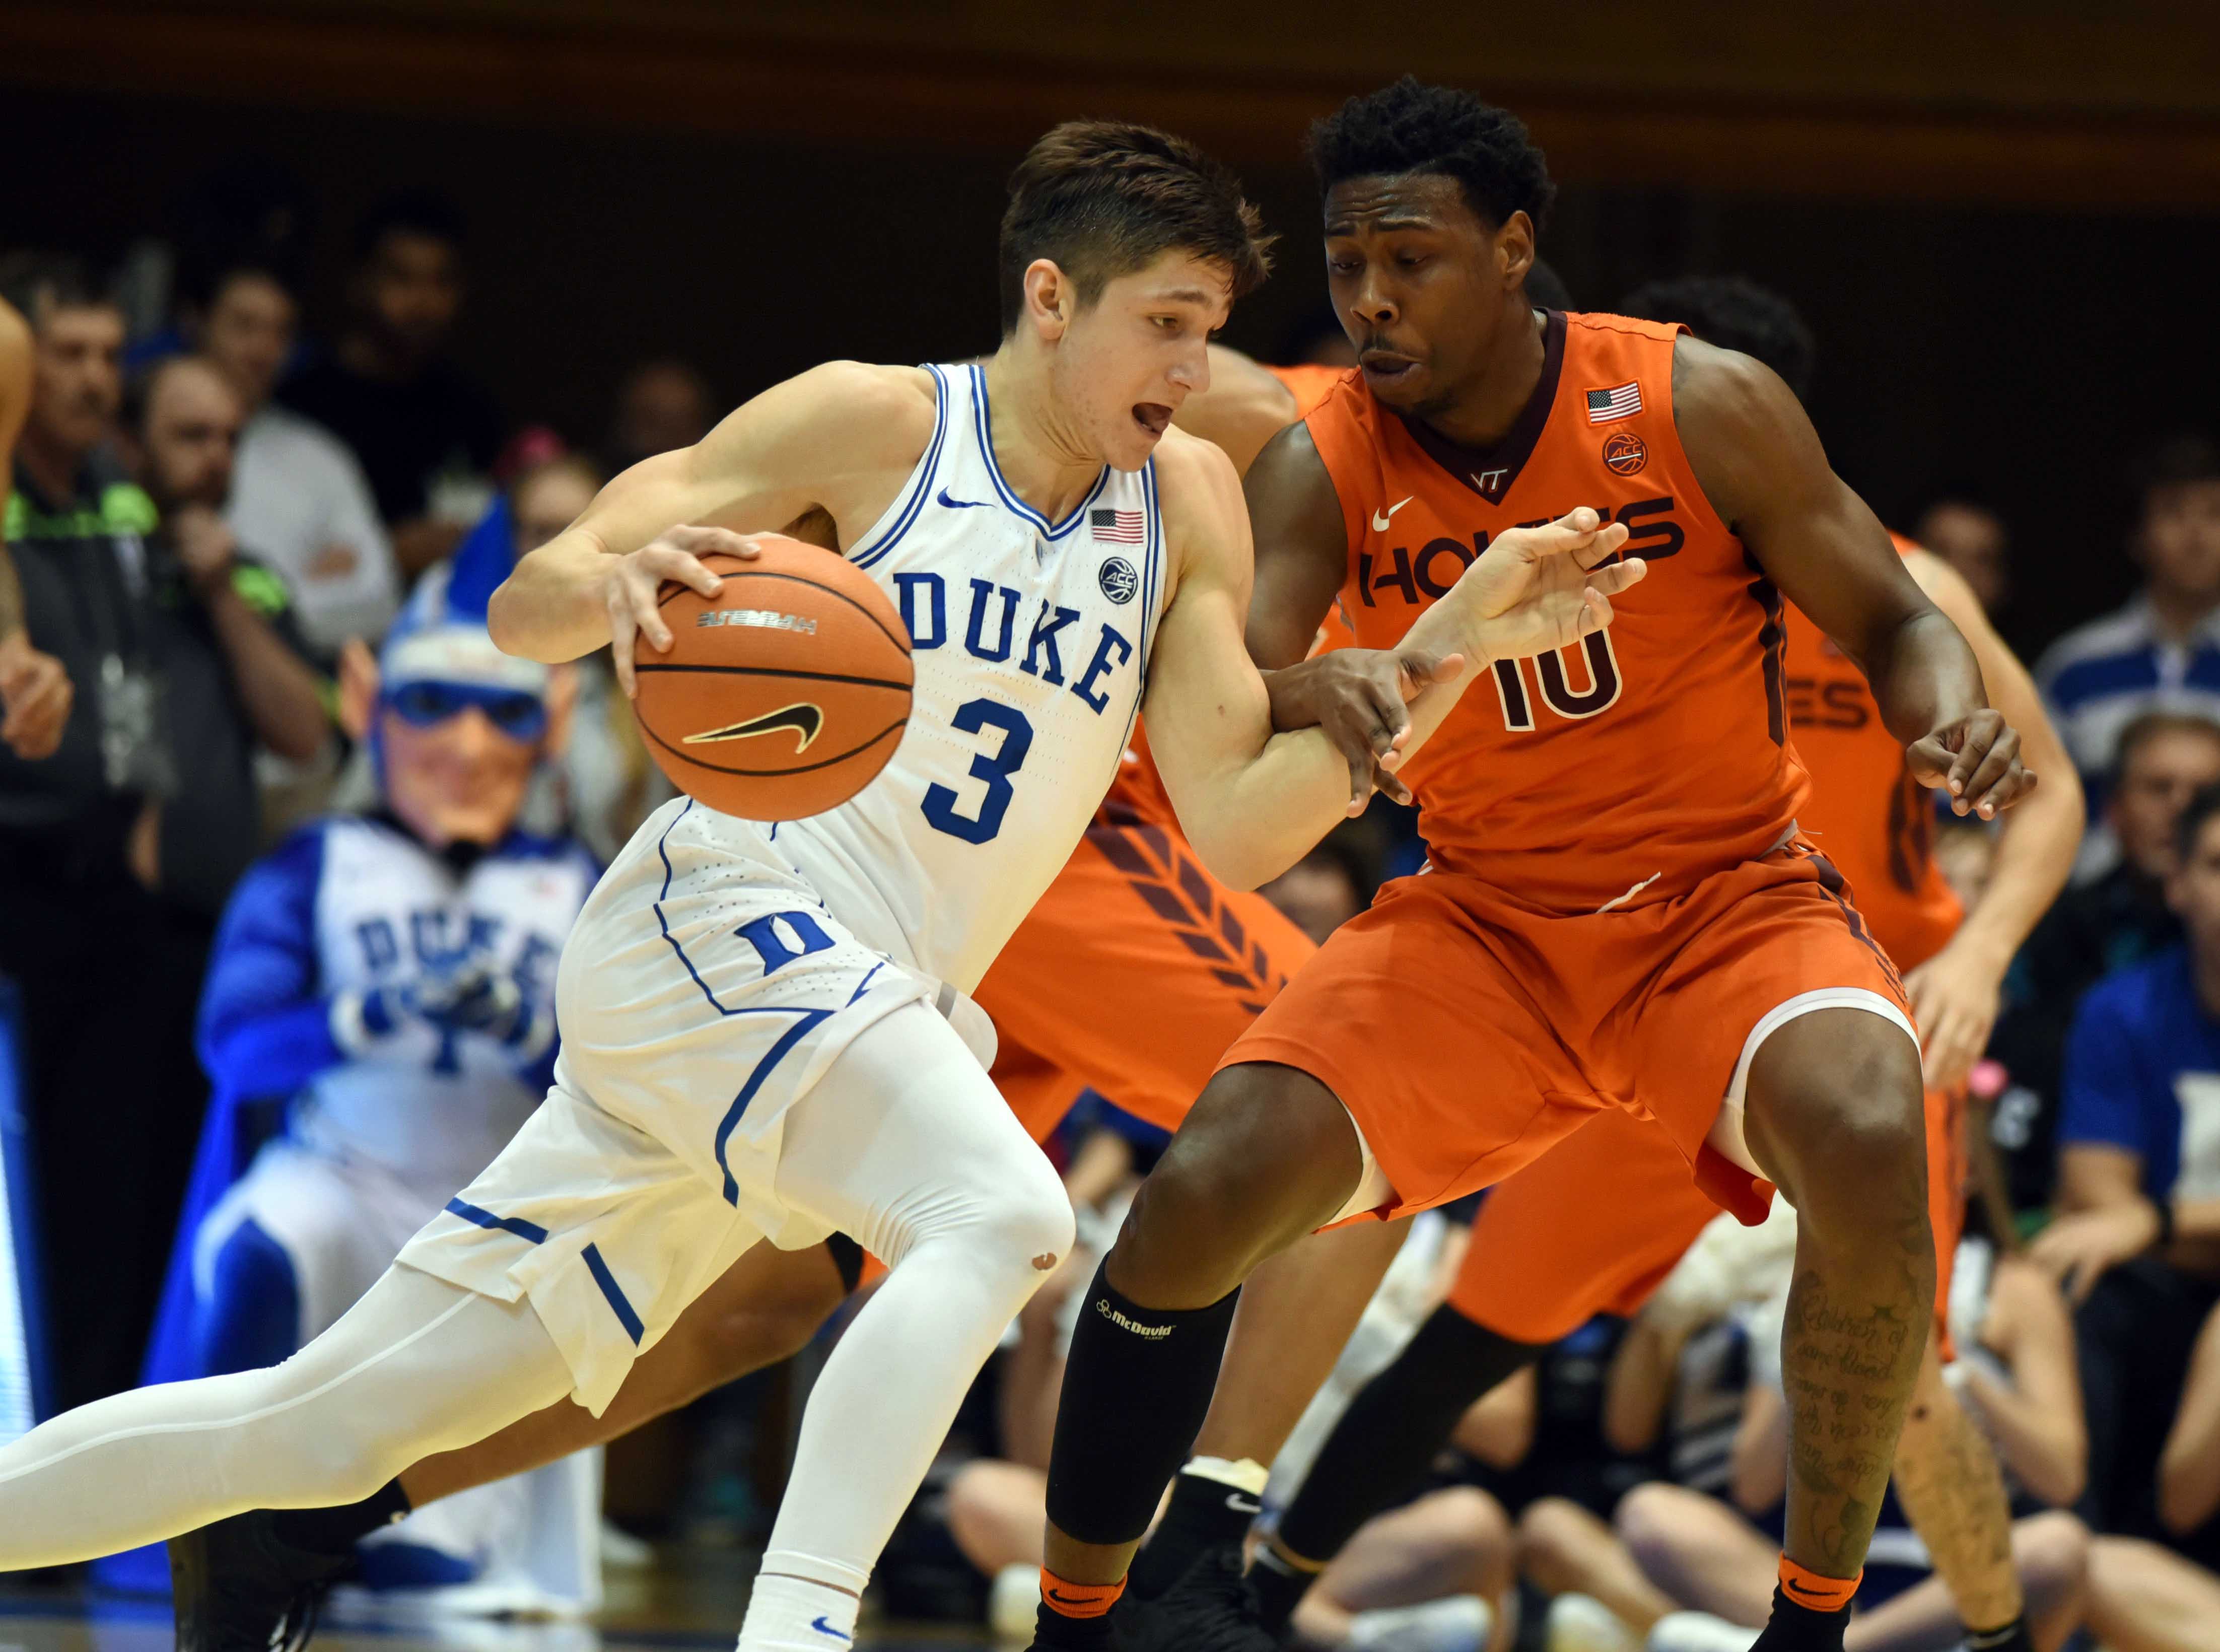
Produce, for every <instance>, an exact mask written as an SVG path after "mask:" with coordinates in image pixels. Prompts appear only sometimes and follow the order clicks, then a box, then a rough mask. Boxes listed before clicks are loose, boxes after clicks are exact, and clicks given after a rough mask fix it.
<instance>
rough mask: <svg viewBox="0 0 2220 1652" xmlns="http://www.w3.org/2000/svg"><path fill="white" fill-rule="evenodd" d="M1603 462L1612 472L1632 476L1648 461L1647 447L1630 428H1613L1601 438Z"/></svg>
mask: <svg viewBox="0 0 2220 1652" xmlns="http://www.w3.org/2000/svg"><path fill="white" fill-rule="evenodd" d="M1603 462H1604V463H1605V464H1607V465H1609V466H1610V467H1611V469H1612V472H1613V474H1615V475H1618V476H1632V475H1634V474H1635V473H1636V472H1637V471H1640V470H1641V469H1642V467H1643V465H1645V464H1649V446H1648V445H1647V444H1646V443H1644V442H1643V439H1642V438H1641V437H1639V436H1637V435H1636V434H1635V433H1633V432H1632V431H1631V430H1614V431H1613V432H1612V433H1611V434H1610V435H1608V436H1606V437H1605V438H1604V439H1603Z"/></svg>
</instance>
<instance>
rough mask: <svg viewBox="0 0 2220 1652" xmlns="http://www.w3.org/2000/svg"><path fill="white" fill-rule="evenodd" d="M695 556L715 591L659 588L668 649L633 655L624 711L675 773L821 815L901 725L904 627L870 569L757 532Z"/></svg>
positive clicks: (749, 799) (754, 801)
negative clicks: (631, 696) (750, 546)
mask: <svg viewBox="0 0 2220 1652" xmlns="http://www.w3.org/2000/svg"><path fill="white" fill-rule="evenodd" d="M762 545H763V554H762V556H760V557H759V558H756V559H754V560H752V561H750V560H747V559H745V558H739V557H733V556H726V555H723V554H721V553H716V552H713V553H711V554H710V555H708V556H706V557H704V558H702V561H703V562H704V563H705V564H708V567H709V568H710V569H711V570H713V571H714V572H715V573H716V574H718V575H719V576H720V577H721V578H722V579H723V581H724V584H723V587H722V589H720V590H719V591H718V593H717V595H716V597H715V598H714V600H712V599H709V598H706V597H704V596H702V595H701V593H699V592H698V591H695V590H693V589H689V588H688V587H686V586H683V585H669V586H666V587H664V592H663V595H662V598H661V607H662V609H663V616H664V622H665V623H666V624H668V625H669V626H670V635H671V643H670V652H669V653H667V654H659V653H658V652H656V651H655V650H654V649H653V648H652V647H650V646H648V645H647V644H646V643H645V642H642V643H641V644H640V645H639V648H638V649H637V651H635V654H634V662H635V664H634V669H635V670H637V671H638V673H639V696H638V698H636V699H635V700H634V701H633V714H634V715H636V716H637V717H638V718H639V730H640V733H641V735H642V736H643V737H644V738H645V739H646V741H647V749H648V750H649V751H652V752H653V753H654V754H655V760H656V762H657V763H658V764H659V765H661V767H662V770H663V772H664V774H666V775H669V776H670V780H671V783H672V784H673V785H675V786H677V788H678V789H680V790H682V791H683V792H685V793H687V794H688V795H690V796H692V797H695V798H697V799H699V800H700V801H702V802H704V803H706V804H708V806H709V807H711V808H713V809H720V810H722V811H723V812H724V813H725V814H737V815H739V816H740V817H741V818H742V819H743V820H800V819H801V818H802V817H803V816H804V815H809V814H823V813H824V812H825V811H826V809H829V808H833V807H838V806H839V804H842V803H845V802H846V801H848V800H849V799H850V798H851V797H853V796H854V795H856V794H857V792H859V791H861V790H863V789H864V787H866V786H868V785H870V783H871V781H872V780H873V779H874V778H875V777H876V776H877V774H878V772H879V770H882V769H883V768H885V767H886V765H887V759H888V758H889V757H892V756H894V753H895V746H896V745H900V744H901V736H902V730H903V728H904V727H905V726H907V724H908V722H909V696H910V685H911V683H912V682H913V681H914V671H913V669H912V667H911V664H910V658H909V633H908V631H907V628H906V627H904V626H903V624H902V622H901V616H900V615H899V614H896V613H895V608H894V604H893V603H891V602H889V601H887V596H886V593H885V592H883V591H882V590H881V589H879V588H878V587H877V586H876V585H875V584H873V583H871V577H870V575H868V574H866V573H864V571H863V570H860V569H858V568H857V567H856V566H855V565H854V564H852V563H849V562H846V561H844V560H843V559H842V558H840V557H839V556H838V555H836V554H835V553H834V552H830V551H821V550H820V549H818V548H817V547H816V546H814V545H803V544H801V542H800V541H799V540H796V539H787V538H785V537H784V536H783V535H780V534H765V535H764V536H762Z"/></svg>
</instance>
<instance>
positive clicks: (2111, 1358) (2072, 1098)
mask: <svg viewBox="0 0 2220 1652" xmlns="http://www.w3.org/2000/svg"><path fill="white" fill-rule="evenodd" d="M2167 900H2168V901H2169V902H2170V904H2171V905H2172V906H2173V909H2174V911H2175V913H2177V914H2178V915H2179V917H2180V920H2181V924H2182V929H2183V932H2184V935H2185V940H2184V943H2183V944H2181V945H2179V946H2175V947H2171V948H2169V949H2167V951H2163V952H2161V953H2159V954H2158V955H2156V956H2155V957H2151V958H2149V959H2148V960H2146V961H2144V962H2142V963H2137V964H2135V965H2132V966H2130V967H2129V968H2127V969H2121V970H2118V971H2117V972H2115V973H2114V974H2112V975H2111V976H2106V977H2105V979H2104V980H2103V981H2102V982H2099V983H2098V985H2097V986H2096V987H2094V988H2092V989H2091V990H2090V992H2089V994H2088V995H2087V996H2086V998H2084V999H2083V1000H2082V1001H2081V1006H2080V1010H2079V1011H2078V1013H2076V1014H2075V1016H2074V1019H2073V1031H2072V1032H2071V1033H2070V1034H2069V1035H2068V1037H2067V1047H2066V1069H2065V1077H2064V1080H2063V1083H2062V1086H2061V1105H2060V1113H2059V1127H2058V1137H2059V1144H2060V1152H2059V1175H2058V1209H2059V1211H2060V1214H2059V1216H2058V1218H2057V1219H2056V1220H2055V1221H2054V1222H2053V1223H2052V1224H2051V1225H2050V1226H2049V1228H2048V1229H2046V1230H2045V1231H2043V1232H2042V1234H2041V1235H2040V1236H2039V1237H2037V1238H2036V1241H2035V1243H2034V1245H2033V1246H2032V1248H2031V1254H2032V1255H2033V1256H2034V1257H2035V1259H2036V1261H2037V1262H2040V1263H2042V1265H2043V1266H2044V1267H2046V1268H2047V1269H2049V1271H2050V1273H2051V1275H2052V1276H2053V1277H2054V1278H2055V1279H2057V1280H2058V1281H2059V1282H2060V1283H2061V1285H2062V1286H2063V1287H2065V1288H2066V1290H2067V1294H2068V1296H2069V1298H2070V1299H2071V1300H2073V1302H2074V1303H2075V1304H2076V1305H2077V1315H2076V1326H2077V1334H2078V1337H2079V1341H2080V1357H2081V1372H2082V1383H2083V1387H2084V1388H2085V1390H2086V1393H2087V1399H2088V1409H2089V1424H2090V1475H2089V1490H2088V1493H2087V1496H2086V1499H2085V1501H2084V1512H2085V1515H2086V1518H2088V1519H2089V1520H2090V1522H2091V1523H2092V1524H2093V1525H2094V1526H2095V1527H2096V1528H2097V1529H2098V1530H2100V1531H2111V1532H2118V1533H2123V1534H2125V1535H2129V1536H2134V1537H2148V1538H2152V1539H2155V1540H2160V1541H2163V1542H2166V1543H2170V1544H2171V1545H2172V1546H2173V1547H2174V1548H2176V1549H2179V1550H2180V1551H2181V1552H2182V1553H2184V1554H2186V1555H2189V1556H2191V1557H2192V1558H2193V1559H2196V1560H2198V1561H2199V1562H2202V1563H2203V1564H2204V1565H2206V1566H2208V1567H2211V1566H2215V1565H2220V1518H2208V1519H2206V1520H2205V1521H2204V1523H2203V1524H2201V1525H2199V1526H2198V1527H2197V1528H2196V1529H2195V1530H2189V1531H2180V1530H2172V1529H2170V1528H2169V1527H2168V1526H2167V1524H2166V1523H2165V1522H2164V1521H2162V1520H2161V1518H2160V1516H2159V1510H2158V1507H2157V1495H2156V1488H2157V1473H2156V1470H2157V1464H2158V1461H2159V1457H2160V1455H2161V1451H2162V1449H2163V1448H2164V1446H2165V1443H2166V1437H2167V1431H2168V1430H2169V1428H2170V1426H2171V1424H2172V1423H2173V1418H2174V1415H2175V1413H2176V1412H2177V1411H2178V1410H2179V1406H2180V1402H2181V1394H2182V1387H2183V1382H2184V1379H2185V1375H2186V1371H2187V1369H2188V1366H2189V1361H2190V1356H2191V1353H2192V1350H2193V1348H2194V1346H2195V1343H2196V1339H2197V1337H2198V1331H2200V1329H2201V1328H2202V1327H2203V1325H2204V1322H2205V1319H2206V1318H2207V1317H2208V1316H2209V1315H2210V1314H2211V1312H2213V1309H2214V1306H2215V1305H2216V1303H2220V785H2216V786H2208V787H2206V788H2204V789H2203V790H2201V791H2199V792H2198V794H2197V795H2195V796H2194V797H2193V798H2192V799H2191V800H2190V802H2189V804H2188V807H2186V808H2185V809H2184V810H2183V811H2182V815H2181V821H2180V826H2179V838H2178V841H2177V862H2176V865H2175V869H2174V871H2173V876H2172V877H2171V878H2170V879H2169V880H2168V882H2167Z"/></svg>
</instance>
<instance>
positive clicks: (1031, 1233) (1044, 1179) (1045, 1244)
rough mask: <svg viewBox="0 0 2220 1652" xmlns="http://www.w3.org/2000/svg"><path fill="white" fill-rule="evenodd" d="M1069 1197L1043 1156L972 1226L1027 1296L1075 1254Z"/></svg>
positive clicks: (998, 1195)
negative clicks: (1067, 1258) (1009, 1270)
mask: <svg viewBox="0 0 2220 1652" xmlns="http://www.w3.org/2000/svg"><path fill="white" fill-rule="evenodd" d="M1073 1224H1074V1219H1073V1216H1072V1211H1071V1195H1070V1194H1068V1193H1066V1192H1065V1191H1064V1188H1063V1182H1062V1181H1060V1180H1058V1179H1057V1174H1056V1172H1055V1170H1054V1169H1051V1168H1050V1165H1049V1162H1048V1161H1047V1160H1046V1159H1045V1158H1043V1157H1042V1156H1040V1155H1039V1154H1038V1153H1036V1154H1034V1155H1032V1163H1031V1164H1029V1165H1027V1166H1026V1170H1025V1173H1024V1174H1023V1175H1016V1176H1013V1177H1012V1178H1011V1180H1010V1181H1009V1183H1008V1184H1007V1186H1005V1187H1004V1188H1001V1190H1000V1191H999V1193H998V1194H997V1196H996V1197H995V1200H994V1201H993V1202H992V1203H991V1204H989V1205H988V1206H987V1207H986V1208H985V1209H984V1210H982V1212H981V1213H980V1214H979V1216H978V1218H977V1219H976V1221H975V1222H974V1223H973V1224H972V1228H973V1231H974V1232H975V1234H976V1237H977V1239H978V1241H979V1242H980V1243H981V1244H984V1245H985V1246H987V1247H988V1249H989V1250H991V1251H992V1253H993V1254H994V1256H995V1258H996V1259H997V1260H998V1262H1001V1264H1003V1265H1005V1266H1007V1267H1008V1268H1010V1269H1013V1271H1015V1272H1016V1273H1017V1275H1018V1276H1019V1277H1020V1279H1021V1280H1023V1281H1024V1282H1025V1283H1026V1287H1027V1294H1031V1290H1032V1287H1037V1286H1038V1285H1040V1284H1041V1283H1043V1282H1045V1281H1046V1280H1047V1278H1048V1276H1049V1275H1051V1274H1052V1273H1054V1272H1055V1271H1056V1270H1057V1267H1058V1265H1060V1264H1061V1263H1062V1262H1063V1259H1064V1258H1065V1257H1066V1256H1069V1255H1070V1254H1071V1246H1072V1241H1073V1238H1074V1232H1073Z"/></svg>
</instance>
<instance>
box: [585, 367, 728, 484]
mask: <svg viewBox="0 0 2220 1652" xmlns="http://www.w3.org/2000/svg"><path fill="white" fill-rule="evenodd" d="M716 422H717V405H716V402H715V400H714V398H713V397H712V396H711V395H710V393H709V384H708V380H706V379H704V378H703V377H702V375H701V374H700V373H698V372H696V371H694V369H693V368H692V367H690V366H689V365H687V364H686V363H684V362H683V361H648V362H642V363H641V364H640V365H639V366H637V367H635V368H633V370H632V371H630V372H629V373H627V374H626V375H625V378H624V383H621V384H620V385H619V386H618V387H617V408H616V415H615V416H614V418H612V419H611V420H610V421H609V438H608V463H609V470H610V471H611V472H612V473H614V472H615V471H623V470H629V469H630V468H631V467H632V466H633V465H635V464H639V462H640V460H642V459H644V458H652V456H653V455H655V454H657V453H668V452H670V451H671V450H672V449H673V448H677V447H691V446H693V445H694V444H695V442H698V441H700V440H701V439H702V437H704V436H706V435H708V433H709V427H710V426H712V425H714V424H715V423H716Z"/></svg>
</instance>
